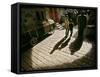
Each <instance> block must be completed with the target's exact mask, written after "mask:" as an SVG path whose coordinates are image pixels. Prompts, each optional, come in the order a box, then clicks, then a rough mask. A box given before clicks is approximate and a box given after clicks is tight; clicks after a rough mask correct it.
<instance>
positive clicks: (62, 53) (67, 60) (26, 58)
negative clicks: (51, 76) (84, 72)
mask: <svg viewBox="0 0 100 77" xmlns="http://www.w3.org/2000/svg"><path fill="white" fill-rule="evenodd" d="M76 32H77V29H76V28H74V31H73V35H72V38H71V40H70V41H69V43H68V45H67V46H66V47H64V48H62V49H61V50H59V49H56V50H55V51H54V52H53V53H52V54H50V52H51V51H52V49H53V47H54V46H55V45H56V43H57V42H58V41H60V40H61V39H62V38H63V37H64V36H65V30H55V32H54V34H52V35H51V36H49V37H47V38H46V39H44V40H43V41H42V42H40V43H38V44H37V45H36V46H34V47H33V48H32V49H29V50H28V51H26V52H25V53H24V54H23V55H22V70H25V71H30V70H42V69H61V68H77V67H91V66H93V64H92V63H93V57H92V56H91V55H93V54H91V55H90V56H88V55H87V54H89V53H90V52H91V49H92V44H91V43H89V42H86V41H84V42H83V45H82V47H81V49H80V50H79V51H77V52H75V53H74V54H73V55H71V52H70V49H69V45H70V43H71V42H73V41H74V40H75V38H76V36H77V33H76ZM65 41H66V40H65ZM81 59H82V60H81ZM74 62H75V63H74Z"/></svg>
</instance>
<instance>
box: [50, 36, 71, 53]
mask: <svg viewBox="0 0 100 77" xmlns="http://www.w3.org/2000/svg"><path fill="white" fill-rule="evenodd" d="M70 39H71V37H69V38H68V39H67V40H66V36H65V37H64V38H62V39H61V40H60V41H59V42H57V44H56V45H55V46H54V47H53V50H52V51H51V52H50V54H52V53H53V52H54V51H55V50H57V49H62V48H64V47H66V46H67V45H68V42H69V41H70ZM64 40H66V41H65V42H63V41H64ZM60 45H61V46H60ZM59 46H60V47H59Z"/></svg>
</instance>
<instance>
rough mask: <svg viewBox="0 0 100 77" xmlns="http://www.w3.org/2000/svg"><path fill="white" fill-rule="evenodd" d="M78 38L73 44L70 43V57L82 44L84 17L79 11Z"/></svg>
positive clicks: (85, 20) (84, 25)
mask: <svg viewBox="0 0 100 77" xmlns="http://www.w3.org/2000/svg"><path fill="white" fill-rule="evenodd" d="M77 22H78V36H77V38H76V39H75V41H74V42H72V43H71V44H70V46H69V49H70V51H71V55H73V54H74V53H75V52H76V51H78V50H80V48H81V46H82V44H83V34H84V29H85V27H86V22H87V19H86V16H85V15H84V12H83V11H81V15H79V16H78V21H77Z"/></svg>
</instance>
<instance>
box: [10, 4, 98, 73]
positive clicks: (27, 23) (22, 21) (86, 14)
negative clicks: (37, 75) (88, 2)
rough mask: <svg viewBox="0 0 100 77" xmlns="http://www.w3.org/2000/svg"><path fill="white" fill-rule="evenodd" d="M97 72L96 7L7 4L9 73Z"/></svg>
mask: <svg viewBox="0 0 100 77" xmlns="http://www.w3.org/2000/svg"><path fill="white" fill-rule="evenodd" d="M83 69H84V70H86V69H97V7H82V6H67V5H51V4H32V3H15V4H12V5H11V71H12V72H14V73H17V74H22V73H34V72H54V71H70V70H83Z"/></svg>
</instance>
